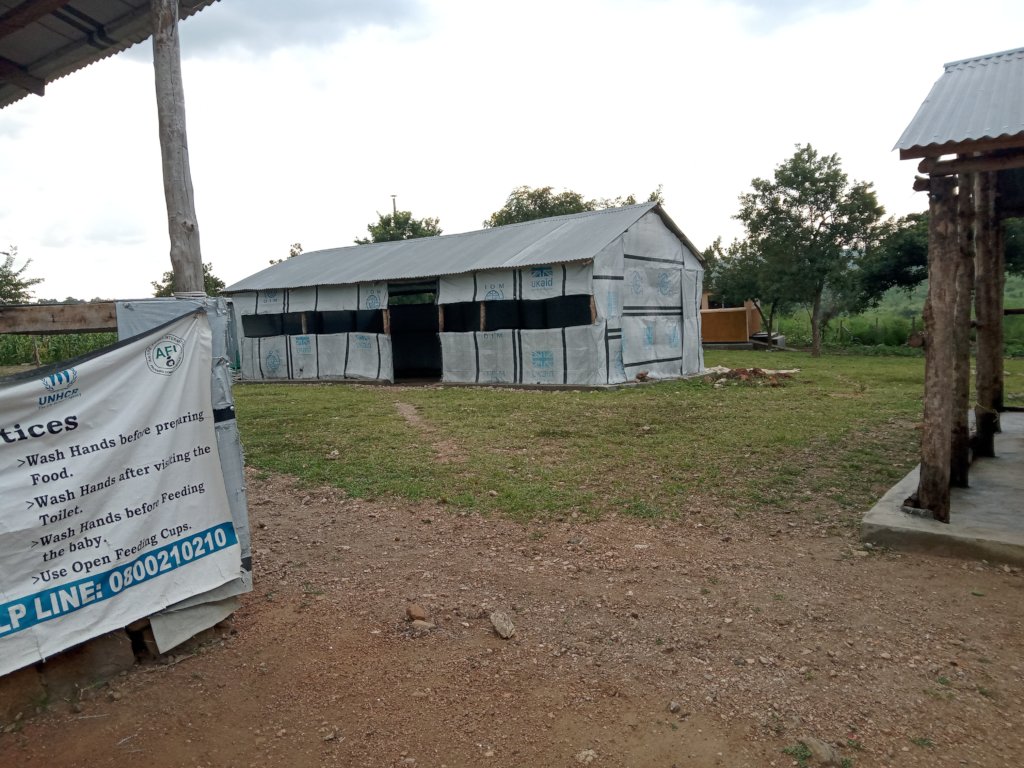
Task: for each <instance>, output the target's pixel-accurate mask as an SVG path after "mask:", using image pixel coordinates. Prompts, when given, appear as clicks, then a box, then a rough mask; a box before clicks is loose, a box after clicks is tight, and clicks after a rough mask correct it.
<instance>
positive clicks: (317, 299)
mask: <svg viewBox="0 0 1024 768" xmlns="http://www.w3.org/2000/svg"><path fill="white" fill-rule="evenodd" d="M232 302H233V303H234V305H235V313H236V316H237V317H238V318H239V320H241V318H242V316H244V315H281V314H285V313H287V312H338V311H345V310H358V309H384V308H385V307H386V306H387V305H388V284H387V283H386V282H377V283H354V284H352V285H315V286H310V287H307V288H289V289H286V290H266V291H253V292H250V293H237V294H235V295H234V296H232Z"/></svg>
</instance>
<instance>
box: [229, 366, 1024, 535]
mask: <svg viewBox="0 0 1024 768" xmlns="http://www.w3.org/2000/svg"><path fill="white" fill-rule="evenodd" d="M706 364H707V365H708V366H712V365H725V366H728V367H730V368H736V367H746V366H769V365H770V366H771V367H773V368H800V369H801V371H800V373H798V374H796V375H795V376H794V377H793V378H792V379H791V380H789V381H787V382H786V383H785V386H781V387H769V386H755V385H750V384H729V385H727V386H724V387H721V388H715V387H713V386H712V385H711V384H710V383H709V382H707V381H705V380H691V381H676V382H662V383H657V384H648V385H644V386H640V387H630V388H624V389H620V390H615V391H601V392H547V391H545V392H537V391H523V390H507V389H476V388H408V389H404V388H403V389H395V388H390V387H376V386H351V385H331V384H313V385H301V386H296V385H248V386H240V387H237V388H236V390H235V393H236V398H237V405H238V416H239V424H240V427H241V430H242V438H243V444H244V446H245V450H246V457H247V461H248V463H249V465H250V466H252V467H255V468H258V469H263V470H268V471H274V472H282V473H286V474H291V475H295V476H297V477H299V478H301V479H302V480H303V481H304V482H306V483H309V484H328V485H335V486H339V487H341V488H344V489H345V490H346V491H347V492H348V493H350V494H352V495H353V496H359V497H366V498H383V497H397V498H403V499H411V500H419V499H429V500H440V501H443V502H444V503H447V504H450V505H452V506H453V507H455V508H457V509H466V510H469V509H472V510H477V511H481V512H498V511H500V512H502V513H506V514H509V515H511V516H513V517H517V518H522V519H531V518H538V517H539V518H551V517H562V516H565V515H568V514H571V513H573V512H575V513H578V514H579V515H583V516H599V515H603V514H607V513H610V512H618V513H622V514H629V515H635V516H640V517H652V518H656V517H661V516H676V515H684V514H686V515H701V514H703V513H704V512H714V514H720V513H721V510H722V509H728V510H730V511H731V513H732V514H735V515H736V516H739V517H743V516H745V515H747V514H749V513H751V512H758V513H765V512H777V513H806V514H811V515H814V516H816V517H818V518H819V519H825V518H828V519H842V520H846V521H852V520H853V519H859V515H860V513H861V512H862V511H863V510H864V509H865V508H866V507H867V506H869V505H870V504H871V503H872V502H873V501H874V500H875V499H876V498H877V497H878V495H879V494H880V493H881V492H882V491H884V490H885V489H886V488H887V487H888V486H889V485H891V484H892V483H893V482H894V481H895V480H896V479H897V478H899V477H901V476H902V475H903V474H905V473H906V472H907V470H908V469H909V468H910V467H911V466H913V465H914V464H915V463H916V461H917V455H916V454H917V450H918V441H919V439H920V432H919V431H918V429H917V428H916V427H917V425H918V422H919V419H920V410H921V393H922V379H923V370H924V361H923V360H922V359H919V358H897V357H892V358H889V357H857V356H848V355H843V356H834V357H824V358H820V359H817V360H815V359H813V358H811V357H809V356H807V355H805V354H801V353H779V354H773V355H770V356H769V355H765V354H763V353H752V352H714V353H709V354H708V355H707V360H706ZM1007 370H1008V376H1007V400H1008V402H1010V403H1013V402H1015V401H1017V402H1020V401H1021V399H1022V393H1024V361H1021V360H1017V361H1007ZM399 405H402V407H404V408H406V409H407V412H408V409H409V408H410V407H412V408H415V413H416V415H417V417H418V418H416V419H415V423H413V421H411V420H410V419H408V418H406V416H403V414H402V413H401V412H400V411H399V407H398V406H399Z"/></svg>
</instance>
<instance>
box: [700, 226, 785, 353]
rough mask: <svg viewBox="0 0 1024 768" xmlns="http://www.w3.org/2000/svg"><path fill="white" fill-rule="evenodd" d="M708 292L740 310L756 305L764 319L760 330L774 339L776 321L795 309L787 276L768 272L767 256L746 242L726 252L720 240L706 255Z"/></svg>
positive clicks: (777, 272)
mask: <svg viewBox="0 0 1024 768" xmlns="http://www.w3.org/2000/svg"><path fill="white" fill-rule="evenodd" d="M703 256H704V262H705V264H707V271H706V273H705V282H706V284H707V287H708V290H709V291H710V292H711V293H712V295H714V296H716V297H717V298H718V299H719V300H720V301H721V302H722V303H723V304H727V305H732V306H738V305H741V304H743V303H744V302H745V301H748V300H749V301H753V302H754V306H755V307H756V308H757V313H758V314H759V315H760V316H761V328H762V329H763V330H764V331H765V332H766V333H767V334H768V338H769V339H771V337H772V333H773V332H774V330H775V318H776V317H778V316H779V315H780V314H782V313H783V312H787V311H789V310H790V309H791V308H792V305H793V299H792V298H791V297H790V295H789V292H788V285H787V283H788V281H787V280H786V276H785V275H784V274H783V273H781V272H779V271H778V270H774V269H768V268H767V267H766V265H765V258H764V255H763V254H762V253H761V252H759V251H756V250H754V249H752V248H751V247H750V245H749V243H748V242H746V241H734V242H733V243H732V245H730V246H729V247H728V248H727V249H723V248H722V239H721V238H717V239H716V240H715V242H714V243H712V244H711V246H710V247H709V248H708V249H707V250H705V251H704V253H703Z"/></svg>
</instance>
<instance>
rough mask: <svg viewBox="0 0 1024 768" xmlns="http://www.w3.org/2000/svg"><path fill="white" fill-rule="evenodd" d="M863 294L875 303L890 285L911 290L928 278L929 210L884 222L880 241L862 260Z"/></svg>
mask: <svg viewBox="0 0 1024 768" xmlns="http://www.w3.org/2000/svg"><path fill="white" fill-rule="evenodd" d="M859 266H860V275H859V278H858V279H859V280H860V293H861V302H862V303H863V304H864V305H865V306H874V305H876V304H877V303H878V301H879V300H880V299H881V298H882V296H883V295H884V294H885V292H886V291H888V290H889V289H890V288H899V289H902V290H905V291H909V290H912V289H913V288H914V287H916V286H917V285H918V284H920V283H921V282H922V281H923V280H925V279H926V278H927V277H928V213H927V212H925V213H911V214H909V215H907V216H902V217H900V218H898V219H890V220H889V221H886V222H884V223H883V224H882V225H881V227H880V229H879V237H878V244H877V245H876V247H874V248H872V249H870V250H869V251H868V252H867V253H865V254H864V257H863V258H862V259H861V260H860V264H859Z"/></svg>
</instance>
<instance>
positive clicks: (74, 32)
mask: <svg viewBox="0 0 1024 768" xmlns="http://www.w3.org/2000/svg"><path fill="white" fill-rule="evenodd" d="M214 2H216V0H180V2H179V6H178V7H179V9H180V10H179V17H180V18H182V19H184V18H187V17H189V16H191V15H193V14H195V13H197V12H199V11H201V10H202V9H203V8H205V7H206V6H208V5H212V4H213V3H214ZM151 34H152V23H151V21H150V16H149V0H65V2H60V0H31V1H30V2H27V1H26V0H0V108H2V107H6V106H9V105H11V104H13V103H15V102H16V101H20V100H21V99H23V98H24V97H25V96H26V95H27V94H29V93H33V92H36V93H39V94H40V95H42V94H41V90H42V87H41V86H42V85H43V84H45V83H50V82H53V81H54V80H58V79H60V78H62V77H64V76H65V75H68V74H70V73H72V72H74V71H75V70H78V69H81V68H82V67H86V66H88V65H89V64H92V63H93V62H95V61H99V60H100V59H105V58H107V57H108V56H113V55H114V54H115V53H120V52H121V51H123V50H125V49H126V48H129V47H131V46H133V45H135V44H136V43H141V42H142V41H143V40H145V39H146V38H147V37H149V36H150V35H151Z"/></svg>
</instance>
